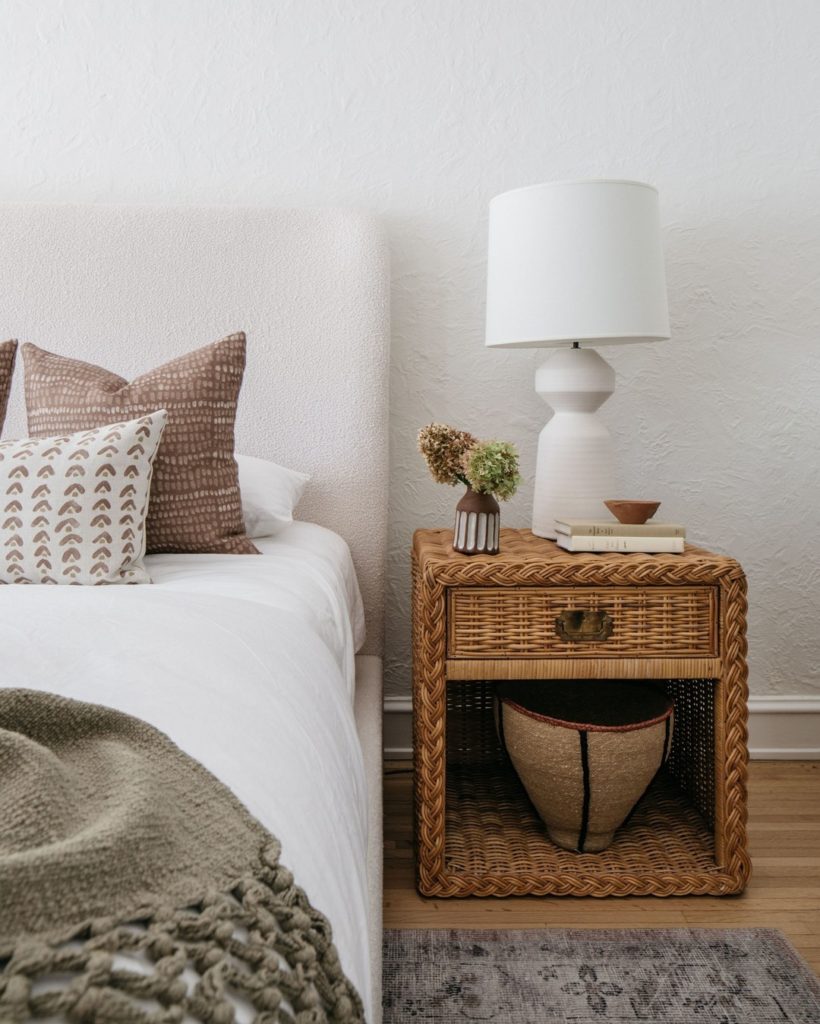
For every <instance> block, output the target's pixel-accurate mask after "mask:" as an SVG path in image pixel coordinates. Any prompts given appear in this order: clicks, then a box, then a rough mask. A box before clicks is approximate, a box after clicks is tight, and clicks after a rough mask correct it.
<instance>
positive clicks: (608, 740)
mask: <svg viewBox="0 0 820 1024" xmlns="http://www.w3.org/2000/svg"><path fill="white" fill-rule="evenodd" d="M498 700H499V701H500V710H497V715H498V722H499V730H500V732H501V734H502V740H503V742H504V744H505V746H506V749H507V753H508V754H509V756H510V760H511V761H512V763H513V766H514V767H515V770H516V772H517V773H518V776H519V778H520V779H521V782H522V784H523V786H524V788H525V789H526V791H527V794H528V796H529V798H530V800H531V801H532V803H533V805H534V806H535V809H536V810H537V811H538V813H539V814H540V816H541V818H542V819H543V821H544V824H545V825H546V827H547V832H548V833H549V837H550V839H551V840H552V841H553V842H554V843H556V844H557V845H558V846H561V847H563V848H564V849H567V850H577V851H578V852H579V853H597V852H598V851H600V850H604V849H606V847H607V846H609V844H610V843H611V842H612V840H613V838H614V836H615V830H616V829H617V828H619V826H620V825H622V824H623V822H624V821H625V820H626V818H627V817H628V816H629V814H630V812H631V811H632V809H633V807H634V806H635V804H636V803H637V802H638V800H639V799H640V798H641V796H642V795H643V794H644V793H645V792H646V790H647V788H648V787H649V784H650V783H651V782H652V780H653V778H654V777H655V775H656V774H657V772H658V771H659V770H660V768H661V767H662V766H663V764H664V762H665V761H666V758H667V756H668V754H669V749H670V744H671V740H672V726H673V717H674V713H673V704H672V701H671V700H670V698H669V697H668V696H667V695H666V693H665V692H664V691H663V690H661V689H660V688H659V687H655V686H651V685H638V684H634V683H623V682H619V681H615V680H611V681H600V680H589V681H586V680H573V681H571V682H569V681H566V682H565V681H556V682H538V683H512V684H505V685H504V686H503V687H501V688H500V689H499V693H498Z"/></svg>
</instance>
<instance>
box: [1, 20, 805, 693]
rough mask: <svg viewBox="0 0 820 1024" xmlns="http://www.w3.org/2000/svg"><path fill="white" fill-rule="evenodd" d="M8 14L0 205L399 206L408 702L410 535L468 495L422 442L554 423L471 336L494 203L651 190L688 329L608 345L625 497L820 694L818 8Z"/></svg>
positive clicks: (399, 483)
mask: <svg viewBox="0 0 820 1024" xmlns="http://www.w3.org/2000/svg"><path fill="white" fill-rule="evenodd" d="M0 19H1V21H0V27H2V35H3V43H4V45H3V60H2V62H0V198H2V199H4V200H24V201H26V200H31V201H53V200H79V201H109V202H110V201H113V202H158V203H179V202H184V203H242V204H247V203H251V204H253V203H259V204H265V205H271V204H278V205H281V204H296V205H301V204H316V203H345V204H347V203H349V204H354V205H361V206H364V207H367V208H370V209H373V210H376V211H378V212H381V213H382V214H383V215H384V217H385V218H386V220H387V224H388V227H389V230H390V233H391V236H392V244H393V252H394V278H395V283H394V324H395V328H394V352H393V394H392V409H393V414H392V422H393V431H392V445H393V467H394V468H393V478H392V532H391V545H392V555H391V574H390V591H389V601H390V609H389V633H388V642H389V680H388V683H389V687H390V688H391V690H392V691H393V692H394V693H400V692H403V691H404V689H405V687H406V686H407V682H408V661H409V648H408V639H407V634H408V602H407V593H408V585H407V548H408V543H409V540H410V534H411V531H412V530H413V528H414V527H416V526H420V525H425V524H429V525H432V524H437V523H447V522H449V519H450V515H451V510H452V506H453V504H454V502H455V500H456V497H457V495H456V493H455V492H453V491H450V490H449V489H445V488H440V487H436V486H435V485H434V484H433V483H432V482H430V481H429V480H428V478H427V476H426V472H425V469H424V467H423V466H422V464H421V462H420V459H419V457H418V456H417V455H416V454H415V451H414V434H415V431H416V428H417V427H418V425H419V424H421V423H423V422H425V421H428V420H430V419H433V418H435V419H442V420H451V421H453V422H455V423H458V424H460V425H462V426H464V427H467V428H469V429H471V430H473V431H475V432H477V433H479V434H482V435H489V436H499V437H504V438H509V439H511V440H514V441H516V442H518V443H519V444H520V446H521V450H522V455H523V463H524V469H525V472H531V470H532V466H533V459H534V438H535V435H536V433H537V430H538V429H539V427H540V425H541V423H542V422H543V420H544V418H545V409H544V407H543V406H542V405H541V404H540V402H539V400H538V399H537V398H536V397H535V395H534V394H533V392H532V373H533V370H534V367H535V365H536V364H537V362H538V360H539V358H540V357H541V354H540V353H537V352H509V353H503V352H498V351H485V350H484V348H483V347H482V315H483V283H484V258H485V230H486V207H487V201H488V200H489V198H490V197H491V196H492V195H494V194H495V193H497V192H500V191H503V190H504V189H507V188H511V187H514V186H517V185H523V184H529V183H533V182H538V181H542V180H548V179H551V178H565V177H576V176H596V175H614V176H623V177H635V178H640V179H645V180H648V181H651V182H653V183H655V184H656V185H657V186H658V187H659V189H660V193H661V204H662V207H661V208H662V216H663V221H664V224H665V226H666V251H667V261H668V278H669V286H670V301H671V309H672V317H673V331H674V340H673V341H672V342H670V343H668V344H666V345H657V346H654V347H651V348H649V347H645V346H641V347H634V348H630V349H625V350H609V352H608V353H607V355H608V358H609V356H610V354H611V359H612V362H613V363H614V364H615V366H616V369H617V371H618V377H619V390H618V392H617V394H616V395H615V397H614V398H613V399H612V400H611V401H610V403H609V404H608V405H607V407H606V409H605V412H604V415H605V417H606V419H607V421H608V422H609V424H610V426H611V427H612V428H613V430H614V431H615V432H616V434H617V435H618V439H619V443H620V448H621V451H622V453H623V464H624V486H623V488H622V489H623V492H624V494H627V495H636V496H638V495H640V496H646V497H652V498H655V497H657V498H661V499H663V502H664V508H663V513H662V514H663V516H664V517H672V518H675V519H681V520H683V521H684V522H686V523H688V524H689V526H690V528H691V534H692V537H693V538H694V539H696V540H698V541H702V542H704V543H707V544H710V545H713V546H714V547H716V548H718V549H721V550H726V551H729V552H731V553H733V554H735V555H736V556H737V557H738V558H740V560H741V561H742V562H743V563H744V565H745V566H746V568H747V570H748V572H749V576H750V582H751V600H752V612H751V651H752V687H753V690H755V691H756V692H758V693H761V694H763V693H775V692H785V693H801V692H802V693H820V666H819V665H818V663H819V662H820V639H819V638H820V570H818V551H819V550H820V547H819V545H820V443H819V442H818V439H819V438H820V350H818V347H817V343H818V341H820V63H819V62H818V56H817V39H818V36H819V35H820V4H818V3H817V2H816V0H787V2H783V0H778V2H769V0H720V2H717V0H709V2H697V0H612V2H606V0H572V2H570V0H532V2H525V0H506V2H504V0H495V2H491V0H416V2H410V0H359V2H355V0H162V2H158V0H116V2H112V0H66V2H58V0H38V2H36V3H31V2H30V0H0ZM146 301H150V296H146ZM237 326H239V327H241V325H237ZM6 330H7V327H5V326H2V325H0V335H4V332H6ZM35 340H36V339H35ZM251 343H252V339H251ZM353 468H354V470H355V467H353ZM529 497H530V489H529V488H528V487H525V488H524V490H523V493H522V495H521V497H520V498H519V499H516V500H515V501H514V502H513V503H511V505H510V507H509V508H508V509H505V519H506V522H507V523H508V524H511V525H514V524H523V523H526V521H527V518H528V502H529Z"/></svg>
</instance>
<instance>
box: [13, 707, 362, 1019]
mask: <svg viewBox="0 0 820 1024" xmlns="http://www.w3.org/2000/svg"><path fill="white" fill-rule="evenodd" d="M258 770H259V771H264V770H265V768H264V766H263V765H259V766H258ZM279 850H280V847H279V843H278V842H277V840H276V839H274V838H273V836H271V835H270V834H269V833H268V832H267V831H266V830H265V829H264V828H263V827H262V826H261V825H260V824H259V822H258V821H256V820H255V819H254V818H252V817H251V815H250V814H249V813H248V812H247V810H246V809H245V808H244V807H243V806H242V804H241V803H240V802H239V801H238V800H237V799H236V798H235V797H234V796H233V794H232V793H231V792H230V791H229V790H228V789H226V788H225V786H223V785H222V784H221V783H220V782H219V781H218V780H217V779H215V778H214V777H213V776H212V775H211V774H210V773H209V772H207V771H206V770H205V769H204V768H203V767H202V765H200V764H198V763H197V762H196V761H194V760H192V759H191V758H190V757H188V756H187V755H186V754H184V753H183V752H182V751H181V750H179V749H178V748H177V747H176V746H174V744H173V743H172V742H171V741H170V740H169V739H168V738H167V737H166V736H164V735H163V734H162V733H160V732H158V731H157V730H156V729H154V728H152V727H151V726H149V725H146V724H145V723H144V722H141V721H140V720H139V719H136V718H132V717H130V716H128V715H124V714H121V713H120V712H117V711H112V710H110V709H108V708H103V707H99V706H97V705H93V704H83V703H80V702H78V701H73V700H67V699H65V698H63V697H58V696H55V695H53V694H44V693H36V692H33V691H29V690H0V1021H2V1022H3V1024H16V1022H18V1021H28V1020H31V1019H36V1018H38V1017H46V1016H53V1017H57V1018H58V1019H64V1020H67V1021H93V1022H96V1024H101V1022H106V1024H108V1022H111V1024H114V1022H116V1024H126V1022H127V1024H172V1022H173V1024H178V1022H180V1021H182V1020H184V1019H193V1020H197V1021H207V1022H208V1024H231V1022H232V1021H233V1020H234V1019H235V1010H234V1007H235V1005H237V1003H238V1004H239V1005H242V1004H244V1005H245V1006H249V1005H250V1006H252V1007H253V1009H254V1011H255V1016H254V1018H253V1019H254V1020H255V1021H256V1022H257V1024H274V1022H285V1021H288V1022H298V1024H321V1022H325V1021H328V1022H337V1021H338V1022H344V1024H348V1022H357V1021H363V1020H364V1017H363V1013H362V1004H361V1000H360V999H359V996H358V994H357V993H356V991H355V989H354V987H353V985H352V984H351V983H350V982H349V981H348V979H347V978H346V977H345V975H344V973H343V971H342V969H341V966H340V964H339V958H338V956H337V954H336V950H335V948H334V946H333V941H332V935H331V929H330V924H329V923H328V921H327V920H326V919H325V918H324V917H323V916H322V914H320V913H319V912H318V911H317V910H314V909H313V907H312V906H311V905H310V903H309V902H308V899H307V897H306V896H305V894H304V892H303V891H302V890H301V889H300V888H299V887H298V886H296V885H295V884H294V881H293V876H292V874H291V873H290V871H288V870H287V868H284V867H283V866H282V865H281V864H280V863H279Z"/></svg>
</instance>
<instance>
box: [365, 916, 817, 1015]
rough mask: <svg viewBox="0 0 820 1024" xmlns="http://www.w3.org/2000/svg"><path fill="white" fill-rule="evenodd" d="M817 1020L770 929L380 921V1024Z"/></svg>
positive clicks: (810, 989)
mask: <svg viewBox="0 0 820 1024" xmlns="http://www.w3.org/2000/svg"><path fill="white" fill-rule="evenodd" d="M413 1020H415V1021H434V1022H440V1024H450V1022H453V1024H455V1022H464V1021H493V1022H495V1024H542V1022H543V1024H601V1022H607V1024H609V1022H618V1024H621V1022H626V1021H629V1022H638V1021H657V1022H659V1024H660V1022H662V1024H820V988H818V983H817V979H816V977H815V975H814V974H813V972H812V971H811V969H810V968H809V966H808V965H807V964H806V963H805V962H804V961H803V960H802V959H801V957H800V956H799V955H798V954H797V953H796V952H795V950H794V949H792V947H791V945H790V944H789V943H788V941H787V940H786V938H785V936H783V935H782V934H781V933H780V932H778V931H774V930H773V929H769V928H756V929H738V930H732V931H724V930H720V931H718V930H711V929H702V928H695V929H675V930H669V931H667V930H654V929H652V930H641V931H638V930H635V929H631V930H624V931H614V930H613V931H581V930H572V931H564V930H548V931H516V932H513V931H480V932H479V931H446V930H425V931H412V930H407V931H387V932H385V937H384V1024H398V1022H399V1021H401V1022H407V1021H413Z"/></svg>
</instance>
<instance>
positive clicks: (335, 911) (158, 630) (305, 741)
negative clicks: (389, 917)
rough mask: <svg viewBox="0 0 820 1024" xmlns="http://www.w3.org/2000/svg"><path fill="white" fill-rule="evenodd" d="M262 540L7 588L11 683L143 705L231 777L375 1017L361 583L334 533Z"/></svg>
mask: <svg viewBox="0 0 820 1024" xmlns="http://www.w3.org/2000/svg"><path fill="white" fill-rule="evenodd" d="M256 543H257V546H258V547H259V548H260V549H261V550H262V552H263V554H262V555H261V556H259V557H254V556H249V555H153V556H149V557H148V558H147V559H146V565H147V566H148V570H149V572H150V573H151V576H152V578H153V580H154V583H153V585H150V586H148V585H145V586H131V587H124V586H123V587H120V586H111V587H22V586H20V587H10V586H9V587H0V649H1V650H2V651H3V653H4V659H3V661H4V663H3V668H2V670H0V679H1V680H2V685H3V686H21V687H28V688H30V689H37V690H46V691H50V692H54V693H60V694H63V695H65V696H67V697H73V698H75V699H78V700H86V701H93V702H96V703H100V704H104V705H107V706H109V707H114V708H118V709H120V710H122V711H125V712H127V713H128V714H132V715H137V716H138V717H140V718H142V719H144V720H145V721H147V722H149V723H151V724H152V725H154V726H156V727H157V728H159V729H161V730H162V731H163V732H165V733H167V734H168V735H169V736H170V737H171V738H172V739H173V740H174V742H176V743H177V744H178V745H179V746H180V747H181V748H182V749H183V750H185V751H186V752H187V753H189V754H190V755H191V756H192V757H195V758H196V759H197V760H199V761H200V762H201V763H202V764H204V765H205V766H206V767H207V768H208V769H209V770H210V771H211V772H213V773H214V774H215V775H216V776H217V777H218V778H220V779H221V780H222V781H223V782H224V783H225V784H226V785H227V786H229V787H230V788H231V789H232V790H233V792H234V793H235V794H236V795H237V796H238V797H239V799H240V800H242V801H243V803H244V804H245V805H246V806H247V807H248V808H249V810H250V811H251V813H252V814H254V815H255V816H256V817H257V818H258V819H259V820H260V821H261V822H262V823H263V824H264V825H265V826H266V828H268V829H269V830H270V831H271V832H272V833H273V834H274V835H276V836H278V837H279V839H280V840H281V842H282V859H283V861H284V863H286V864H287V865H288V866H289V867H290V868H292V869H293V871H294V874H295V875H296V879H297V881H298V882H299V884H300V885H302V887H303V888H304V889H305V890H306V892H307V893H308V896H309V898H310V899H311V901H312V903H313V905H314V906H315V907H317V908H318V909H320V910H321V911H323V912H324V913H325V914H326V915H327V917H328V918H329V919H330V921H331V923H332V925H333V929H334V936H335V940H336V944H337V947H338V949H339V954H340V957H341V960H342V965H343V966H344V968H345V970H346V971H347V973H348V975H349V977H350V978H351V980H352V981H353V982H354V984H355V985H356V987H357V988H358V990H359V992H360V994H361V996H362V999H363V1001H364V1003H365V1007H366V1010H367V1015H368V1019H369V1018H370V1006H369V1001H370V969H369V964H368V944H367V934H368V898H367V877H366V848H367V796H366V785H365V776H364V770H363V766H362V756H361V750H360V747H359V742H358V738H357V735H356V727H355V721H354V717H353V700H352V697H353V692H354V687H355V662H354V654H355V652H356V650H357V649H358V648H359V647H360V646H361V643H362V641H363V632H364V626H363V622H364V617H363V612H362V603H361V598H360V596H359V589H358V585H357V582H356V577H355V573H354V571H353V565H352V561H351V559H350V554H349V551H348V548H347V545H346V544H345V542H344V541H343V540H342V539H341V538H340V537H338V536H337V535H336V534H334V533H331V532H330V531H329V530H326V529H324V528H323V527H320V526H315V525H313V524H309V523H294V524H293V525H291V526H288V527H286V528H285V529H284V530H283V531H282V532H281V533H280V534H278V535H277V536H276V537H273V538H265V539H262V540H259V541H258V542H256Z"/></svg>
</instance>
